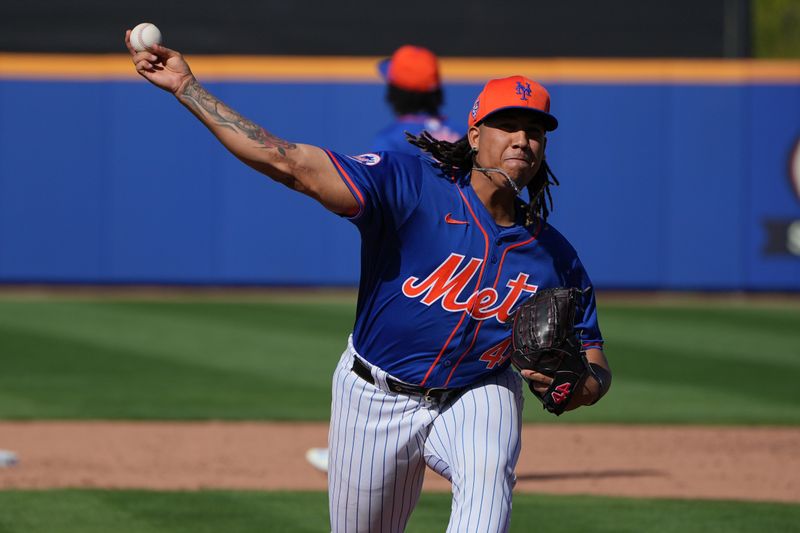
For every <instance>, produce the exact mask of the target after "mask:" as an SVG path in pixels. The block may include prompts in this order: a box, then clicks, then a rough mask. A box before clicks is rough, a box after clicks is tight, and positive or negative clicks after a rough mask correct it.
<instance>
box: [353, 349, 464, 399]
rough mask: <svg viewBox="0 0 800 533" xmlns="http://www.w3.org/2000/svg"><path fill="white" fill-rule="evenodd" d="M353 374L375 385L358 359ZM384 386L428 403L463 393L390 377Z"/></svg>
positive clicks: (363, 364)
mask: <svg viewBox="0 0 800 533" xmlns="http://www.w3.org/2000/svg"><path fill="white" fill-rule="evenodd" d="M353 372H355V373H356V375H358V376H359V377H360V378H361V379H363V380H364V381H366V382H367V383H372V384H373V385H375V379H373V377H372V372H371V371H370V369H369V367H368V366H367V365H366V364H365V363H364V362H363V361H362V360H361V359H359V358H358V357H354V358H353ZM386 384H387V385H388V386H389V390H391V391H392V392H399V393H402V394H418V395H420V396H424V397H425V399H426V400H428V401H436V402H444V401H445V400H447V399H448V398H455V397H456V396H458V395H459V394H461V393H462V392H464V387H460V388H457V389H437V388H432V389H428V388H425V387H420V386H419V385H409V384H408V383H403V382H402V381H397V380H396V379H392V378H390V377H387V378H386Z"/></svg>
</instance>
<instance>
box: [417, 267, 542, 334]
mask: <svg viewBox="0 0 800 533" xmlns="http://www.w3.org/2000/svg"><path fill="white" fill-rule="evenodd" d="M464 259H466V258H465V256H463V255H459V254H455V253H451V254H450V256H449V257H448V258H447V259H445V260H444V261H443V262H442V264H441V265H439V266H438V267H437V268H436V269H435V270H434V271H433V272H432V273H431V274H430V276H428V277H427V278H425V279H423V280H420V279H419V278H417V277H414V276H410V277H409V278H408V279H406V280H405V281H404V282H403V294H404V295H405V296H406V297H408V298H412V299H414V298H420V301H421V302H422V303H423V304H425V305H427V306H431V305H433V304H435V303H436V302H439V303H440V304H441V306H442V308H443V309H445V310H446V311H450V312H453V313H456V312H460V311H466V312H467V313H469V315H470V316H472V317H473V318H475V319H477V320H486V319H488V318H495V319H497V321H498V322H501V323H502V322H505V321H506V320H507V319H508V315H509V312H510V311H511V308H512V307H514V304H515V303H517V301H518V300H519V299H520V297H521V296H522V295H523V294H525V293H530V294H532V293H534V292H536V289H537V285H530V284H528V275H527V274H523V273H521V272H520V273H519V274H517V277H516V278H514V279H512V280H509V281H508V283H506V287H508V289H509V290H508V293H507V294H506V295H505V297H504V298H502V299H501V297H500V294H499V293H498V291H497V290H496V289H494V288H492V287H486V288H484V289H481V290H479V291H475V292H473V293H472V294H468V295H465V294H462V293H463V292H464V291H465V289H466V288H467V286H468V285H472V283H471V281H472V278H474V277H475V274H476V273H477V272H478V270H479V269H480V267H481V263H483V260H482V259H478V258H477V257H473V258H471V259H469V260H468V261H467V263H466V265H463V266H462V263H463V262H464Z"/></svg>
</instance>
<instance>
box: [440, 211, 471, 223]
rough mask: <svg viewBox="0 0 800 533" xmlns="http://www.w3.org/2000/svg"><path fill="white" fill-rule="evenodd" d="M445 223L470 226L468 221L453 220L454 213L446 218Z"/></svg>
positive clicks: (448, 214)
mask: <svg viewBox="0 0 800 533" xmlns="http://www.w3.org/2000/svg"><path fill="white" fill-rule="evenodd" d="M444 221H445V222H447V223H448V224H469V223H468V222H467V221H466V220H456V219H455V218H453V216H452V213H447V214H446V215H445V216H444Z"/></svg>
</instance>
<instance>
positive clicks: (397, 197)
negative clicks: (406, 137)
mask: <svg viewBox="0 0 800 533" xmlns="http://www.w3.org/2000/svg"><path fill="white" fill-rule="evenodd" d="M328 155H329V157H330V158H331V160H332V161H333V163H334V166H335V167H336V168H337V170H338V172H339V173H340V175H341V177H342V179H343V180H344V182H345V183H346V184H347V186H348V187H349V188H350V190H351V192H352V193H353V196H354V197H355V198H356V200H357V201H358V204H359V212H358V213H357V214H356V215H354V216H353V217H351V219H350V220H351V221H352V222H353V223H354V224H355V225H356V226H357V227H358V229H359V231H360V233H361V239H362V244H361V281H360V286H359V296H358V306H357V310H356V321H355V327H354V330H353V344H354V347H355V349H356V350H357V351H358V353H359V354H361V355H362V356H363V357H364V358H365V359H366V360H367V361H369V362H370V363H372V364H374V365H377V366H378V367H380V368H381V369H383V370H385V371H386V372H389V373H390V374H391V375H393V376H395V377H397V378H399V379H401V380H403V381H406V382H408V383H413V384H418V385H423V386H425V387H461V386H466V385H469V384H472V383H474V382H476V381H478V380H480V379H482V378H484V377H486V376H488V375H489V374H493V373H497V372H499V371H501V370H503V369H505V367H506V366H507V365H508V356H509V353H510V350H509V348H510V335H509V329H508V327H507V326H506V325H505V324H504V322H505V321H506V319H507V318H508V316H509V314H510V313H511V312H512V311H513V309H515V306H516V305H517V304H519V303H521V302H522V301H524V300H525V299H526V298H528V297H529V296H530V295H531V294H533V293H534V292H536V291H537V290H538V289H540V288H547V287H564V286H566V287H579V288H581V289H583V290H584V291H585V292H584V294H583V301H582V314H581V315H580V316H579V317H578V318H577V319H576V320H577V323H576V327H577V328H578V329H579V331H580V335H581V338H582V342H583V344H584V345H585V346H598V347H599V346H601V345H602V342H603V339H602V336H601V334H600V329H599V326H598V323H597V314H596V308H595V298H594V291H593V290H592V286H591V283H590V281H589V277H588V276H587V274H586V272H585V270H584V268H583V266H582V264H581V262H580V260H579V259H578V256H577V254H576V253H575V250H574V249H573V248H572V246H571V245H570V244H569V242H567V240H566V239H565V238H564V237H563V236H562V235H561V234H560V233H559V232H558V231H556V230H555V228H553V227H552V226H550V225H548V224H546V223H542V222H539V223H537V224H535V225H532V226H525V225H522V224H516V225H514V226H511V227H502V226H499V225H498V224H496V223H495V221H494V219H493V218H492V217H491V215H490V214H489V212H488V211H487V210H486V208H485V207H484V205H483V204H482V203H481V201H480V199H479V198H478V196H477V195H476V193H475V191H474V190H473V188H472V186H471V185H470V184H469V179H468V176H461V177H460V178H459V177H458V176H452V177H451V176H446V175H445V174H444V173H443V172H442V171H441V170H440V169H439V168H437V166H436V165H435V162H434V161H432V160H430V159H427V158H425V157H420V156H409V155H405V154H400V153H396V152H381V153H377V154H364V155H361V156H357V157H350V156H344V155H339V154H334V153H332V152H328ZM523 210H524V204H523V203H522V202H521V201H520V205H519V206H518V209H517V213H518V214H522V212H523Z"/></svg>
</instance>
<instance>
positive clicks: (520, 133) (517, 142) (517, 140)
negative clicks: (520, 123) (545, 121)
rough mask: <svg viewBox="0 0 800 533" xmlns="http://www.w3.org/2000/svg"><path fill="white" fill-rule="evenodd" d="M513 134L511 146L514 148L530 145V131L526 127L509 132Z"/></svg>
mask: <svg viewBox="0 0 800 533" xmlns="http://www.w3.org/2000/svg"><path fill="white" fill-rule="evenodd" d="M509 134H510V135H511V146H513V147H514V148H525V147H526V146H528V141H530V139H529V138H528V132H527V131H526V130H525V129H524V128H518V129H515V130H514V131H511V132H509Z"/></svg>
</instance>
